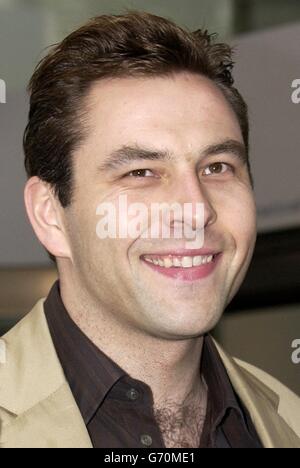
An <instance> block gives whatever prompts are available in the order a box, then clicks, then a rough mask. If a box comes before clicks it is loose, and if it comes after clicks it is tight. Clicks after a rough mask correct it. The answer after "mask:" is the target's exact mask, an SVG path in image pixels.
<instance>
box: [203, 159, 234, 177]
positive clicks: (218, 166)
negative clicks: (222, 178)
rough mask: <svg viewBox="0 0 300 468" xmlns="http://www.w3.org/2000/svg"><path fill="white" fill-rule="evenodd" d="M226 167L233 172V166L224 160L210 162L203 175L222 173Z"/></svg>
mask: <svg viewBox="0 0 300 468" xmlns="http://www.w3.org/2000/svg"><path fill="white" fill-rule="evenodd" d="M228 169H229V170H230V171H231V172H233V167H232V166H231V165H230V164H227V163H224V162H215V163H212V164H210V165H209V166H207V167H206V168H205V169H204V175H206V176H207V175H214V174H215V175H218V174H224V173H225V172H227V171H228Z"/></svg>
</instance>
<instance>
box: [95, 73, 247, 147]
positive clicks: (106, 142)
mask: <svg viewBox="0 0 300 468" xmlns="http://www.w3.org/2000/svg"><path fill="white" fill-rule="evenodd" d="M87 110H88V121H89V136H88V142H87V143H88V144H91V145H98V146H99V148H102V149H103V150H104V151H107V150H111V149H113V147H114V146H117V145H119V144H124V143H125V144H129V143H143V144H151V145H153V144H160V143H161V144H162V145H164V146H172V147H173V148H172V149H174V150H175V151H176V148H175V147H176V146H177V148H178V150H179V149H182V148H183V147H184V150H185V152H189V151H190V152H191V153H192V152H193V147H194V146H195V145H196V146H197V149H198V148H199V145H201V142H202V141H203V144H204V145H206V144H209V143H214V142H215V141H216V139H223V138H224V139H225V138H234V139H236V140H240V141H242V136H241V131H240V126H239V123H238V120H237V117H236V115H235V113H234V111H233V110H232V108H231V106H230V104H229V103H228V101H227V100H226V98H225V97H224V95H223V93H222V92H221V90H220V89H219V88H218V87H217V86H216V85H215V84H214V83H213V82H212V81H210V80H209V79H207V78H205V77H202V76H200V75H196V74H191V73H178V74H175V75H172V76H167V77H146V78H134V77H132V78H118V79H105V80H101V81H99V82H97V83H95V84H94V85H93V86H92V89H91V90H90V93H89V96H88V98H87ZM196 146H195V148H196Z"/></svg>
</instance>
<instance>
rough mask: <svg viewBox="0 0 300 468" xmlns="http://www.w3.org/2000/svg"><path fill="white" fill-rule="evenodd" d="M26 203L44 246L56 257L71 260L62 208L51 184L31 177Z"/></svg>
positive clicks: (28, 183)
mask: <svg viewBox="0 0 300 468" xmlns="http://www.w3.org/2000/svg"><path fill="white" fill-rule="evenodd" d="M24 201H25V206H26V211H27V215H28V217H29V220H30V222H31V224H32V227H33V230H34V232H35V234H36V236H37V238H38V239H39V241H40V242H41V243H42V244H43V246H44V247H45V248H46V249H47V250H48V252H50V253H51V254H52V255H54V256H55V257H64V258H71V249H70V247H69V242H68V238H67V236H66V232H65V229H64V226H63V223H62V219H61V213H60V211H61V210H62V208H61V205H60V203H59V201H58V199H57V198H56V197H55V196H54V194H53V191H52V190H51V187H50V186H49V184H47V183H46V182H44V181H42V180H41V179H39V178H38V177H31V178H30V179H29V180H28V181H27V183H26V186H25V190H24Z"/></svg>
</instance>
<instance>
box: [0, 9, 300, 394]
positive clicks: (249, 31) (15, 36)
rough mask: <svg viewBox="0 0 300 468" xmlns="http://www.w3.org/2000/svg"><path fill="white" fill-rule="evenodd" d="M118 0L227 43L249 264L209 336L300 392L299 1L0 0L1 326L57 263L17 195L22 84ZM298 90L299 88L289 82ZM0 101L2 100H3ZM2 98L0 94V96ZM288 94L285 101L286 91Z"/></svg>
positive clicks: (50, 277)
mask: <svg viewBox="0 0 300 468" xmlns="http://www.w3.org/2000/svg"><path fill="white" fill-rule="evenodd" d="M125 8H134V9H140V10H145V11H149V12H152V13H155V14H158V15H162V16H165V17H168V18H171V19H173V20H175V21H176V22H178V23H179V24H180V25H182V26H185V27H188V28H189V29H199V28H207V29H208V30H209V31H210V32H217V33H218V34H219V38H220V39H222V40H223V39H225V40H228V41H230V43H231V44H233V45H234V46H236V47H237V51H236V67H235V80H236V85H237V87H239V89H240V90H241V92H242V93H243V94H244V96H245V98H246V100H247V102H248V104H249V109H250V119H251V161H252V170H253V175H254V180H255V196H256V201H257V209H258V227H259V236H258V241H257V247H256V251H255V254H254V259H253V262H252V266H251V268H250V270H249V273H248V275H247V278H246V280H245V282H244V285H243V287H242V288H241V290H240V292H239V294H238V295H237V297H236V298H235V299H234V301H233V302H232V304H231V305H230V306H229V307H228V310H226V312H225V314H224V318H223V320H222V321H221V323H220V325H219V326H218V328H217V329H216V330H215V331H214V334H215V336H216V337H217V339H218V340H219V341H220V342H221V343H222V344H223V345H224V346H225V348H226V349H227V350H228V351H229V352H230V353H232V354H233V355H235V356H237V357H240V358H242V359H245V360H247V361H249V362H251V363H253V364H254V365H257V366H259V367H261V368H262V369H264V370H266V371H267V372H270V373H271V374H273V375H274V376H275V377H277V378H279V379H280V380H281V381H282V382H284V383H285V384H287V385H289V386H290V387H291V388H292V389H293V390H294V391H295V392H297V393H298V394H300V363H299V364H296V363H293V362H292V358H291V355H292V351H293V349H292V342H293V340H295V339H300V293H299V291H300V183H299V176H300V155H299V148H300V103H299V104H297V102H296V101H295V99H294V100H293V99H292V93H293V90H294V88H292V84H293V82H294V80H297V79H298V80H300V47H299V45H300V1H299V0H185V1H182V0H157V1H152V2H150V1H147V0H144V1H143V0H137V1H126V0H123V1H119V0H0V80H4V81H5V83H6V96H5V97H6V99H5V101H6V103H0V142H1V144H0V335H1V334H2V333H4V332H6V331H7V330H9V328H10V327H12V326H13V325H14V323H16V321H17V320H19V319H20V318H21V317H22V316H24V314H26V313H27V312H28V311H29V310H30V309H31V307H32V306H33V305H34V303H35V301H36V300H37V299H38V298H40V297H44V296H45V295H47V292H48V290H49V288H50V286H51V284H52V283H53V282H54V280H55V278H56V271H55V268H54V267H53V265H52V264H51V262H50V261H49V259H48V257H47V255H46V254H45V252H44V250H43V249H42V247H41V246H40V245H39V243H38V242H37V240H36V239H35V237H34V235H33V232H32V230H31V227H30V225H29V222H28V221H27V219H26V215H25V210H24V206H23V187H24V182H25V173H24V169H23V154H22V135H23V131H24V127H25V124H26V119H27V112H28V98H27V95H26V86H27V83H28V81H29V78H30V76H31V74H32V72H33V69H34V67H35V65H36V64H37V62H38V61H39V59H40V58H41V57H42V56H43V55H44V54H45V48H46V47H47V46H49V45H51V44H53V43H56V42H58V41H60V40H61V39H62V38H63V37H64V36H66V35H67V34H68V33H69V32H71V31H72V30H73V29H74V28H76V27H77V26H79V25H80V24H82V23H83V22H85V21H86V20H87V19H88V18H89V17H91V16H96V15H98V14H103V13H106V14H109V13H120V12H123V11H124V9H125ZM298 96H299V97H300V93H298ZM2 100H3V99H2ZM0 101H1V100H0ZM293 101H294V102H293Z"/></svg>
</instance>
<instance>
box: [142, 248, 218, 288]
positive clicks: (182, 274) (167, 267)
mask: <svg viewBox="0 0 300 468" xmlns="http://www.w3.org/2000/svg"><path fill="white" fill-rule="evenodd" d="M220 257H221V253H220V252H219V253H212V252H210V253H208V254H206V255H173V254H168V255H157V254H151V255H150V254H145V255H142V256H141V260H142V261H143V262H144V264H146V265H147V266H149V267H150V268H151V269H152V270H154V271H156V272H157V273H160V274H162V275H165V276H168V277H170V278H174V279H180V280H183V281H194V280H198V279H202V278H205V277H207V276H208V275H210V274H211V273H212V272H213V271H214V269H215V268H216V266H217V264H218V261H219V259H220Z"/></svg>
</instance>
